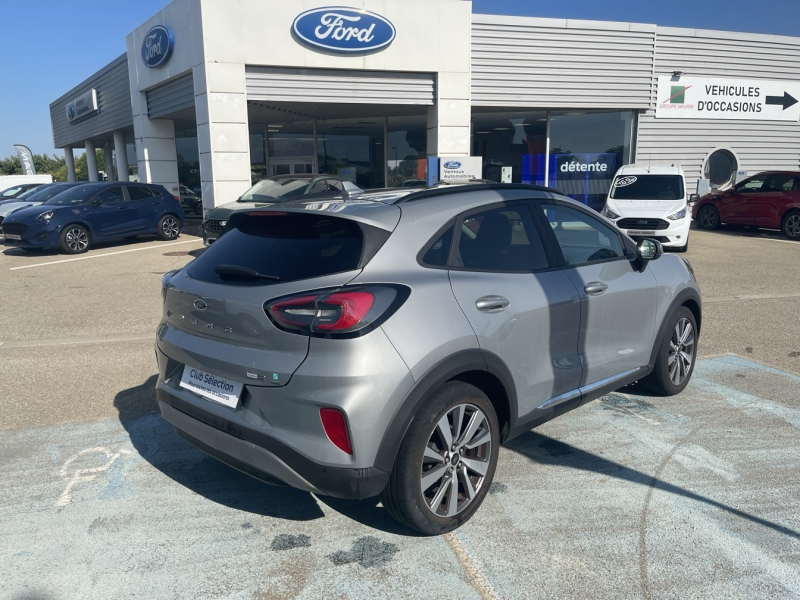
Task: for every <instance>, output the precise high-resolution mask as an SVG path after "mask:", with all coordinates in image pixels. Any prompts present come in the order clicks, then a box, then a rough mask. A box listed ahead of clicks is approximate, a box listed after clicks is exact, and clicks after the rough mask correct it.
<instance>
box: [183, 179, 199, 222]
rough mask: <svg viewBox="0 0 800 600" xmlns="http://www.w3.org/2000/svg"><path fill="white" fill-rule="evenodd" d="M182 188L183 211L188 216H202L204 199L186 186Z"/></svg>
mask: <svg viewBox="0 0 800 600" xmlns="http://www.w3.org/2000/svg"><path fill="white" fill-rule="evenodd" d="M180 187H181V206H182V207H183V211H184V212H185V213H186V214H187V215H188V214H194V215H202V214H203V199H202V198H201V197H200V196H198V195H197V194H195V193H194V192H193V191H192V190H191V189H189V188H188V187H186V186H185V185H182V186H180Z"/></svg>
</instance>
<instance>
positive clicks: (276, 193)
mask: <svg viewBox="0 0 800 600" xmlns="http://www.w3.org/2000/svg"><path fill="white" fill-rule="evenodd" d="M309 181H310V180H309V179H293V178H286V179H264V180H263V181H259V182H258V183H257V184H255V185H254V186H253V187H251V188H250V189H249V190H247V191H246V192H245V193H244V195H243V196H242V197H241V198H239V200H238V202H275V201H276V200H284V199H288V198H289V197H294V196H302V195H303V192H304V191H305V189H306V187H307V186H308V184H309Z"/></svg>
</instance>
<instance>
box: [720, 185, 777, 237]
mask: <svg viewBox="0 0 800 600" xmlns="http://www.w3.org/2000/svg"><path fill="white" fill-rule="evenodd" d="M766 179H767V176H766V175H756V176H755V177H751V178H749V179H746V180H745V181H742V182H741V183H739V184H738V185H736V187H735V188H733V190H730V191H728V192H725V193H723V194H722V195H721V196H720V198H719V200H718V207H719V217H720V220H721V221H722V222H723V223H739V224H741V225H746V224H751V225H757V224H758V223H757V222H754V221H753V218H754V217H753V215H754V211H753V208H754V207H755V206H757V205H758V202H759V197H760V196H761V194H763V193H764V192H765V186H764V183H765V182H766Z"/></svg>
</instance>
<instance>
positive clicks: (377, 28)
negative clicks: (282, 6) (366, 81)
mask: <svg viewBox="0 0 800 600" xmlns="http://www.w3.org/2000/svg"><path fill="white" fill-rule="evenodd" d="M292 31H294V34H295V35H296V36H297V37H298V38H299V39H300V40H302V41H303V42H305V43H307V44H311V45H312V46H316V47H317V48H324V49H325V50H330V51H331V52H369V51H372V50H378V49H381V48H385V47H387V46H388V45H389V44H391V43H392V42H393V41H394V38H395V35H396V34H397V31H396V30H395V28H394V25H392V23H391V22H390V21H389V20H388V19H386V18H385V17H382V16H381V15H378V14H375V13H371V12H369V11H366V10H361V9H357V8H348V7H344V6H329V7H325V8H315V9H312V10H307V11H306V12H304V13H302V14H301V15H298V17H297V18H296V19H295V20H294V23H293V24H292Z"/></svg>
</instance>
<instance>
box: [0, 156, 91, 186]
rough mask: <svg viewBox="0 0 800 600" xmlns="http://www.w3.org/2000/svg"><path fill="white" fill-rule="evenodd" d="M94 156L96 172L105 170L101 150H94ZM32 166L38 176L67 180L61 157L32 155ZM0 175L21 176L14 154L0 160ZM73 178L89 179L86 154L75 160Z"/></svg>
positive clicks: (65, 168) (64, 164) (64, 163)
mask: <svg viewBox="0 0 800 600" xmlns="http://www.w3.org/2000/svg"><path fill="white" fill-rule="evenodd" d="M95 156H96V157H97V169H98V171H103V170H105V165H106V163H105V152H104V150H103V149H102V148H98V149H96V150H95ZM33 164H34V166H35V167H36V173H37V174H38V175H52V176H53V179H55V180H56V181H66V180H67V162H66V160H65V159H64V158H63V157H61V158H59V157H57V156H56V155H52V156H48V155H47V154H34V155H33ZM0 175H23V172H22V165H21V164H20V162H19V157H18V156H17V155H16V154H15V155H12V156H9V157H8V158H2V159H0ZM75 178H76V179H77V180H78V181H87V180H88V179H89V169H88V167H87V163H86V154H82V155H81V156H79V157H78V158H77V159H75Z"/></svg>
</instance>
